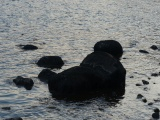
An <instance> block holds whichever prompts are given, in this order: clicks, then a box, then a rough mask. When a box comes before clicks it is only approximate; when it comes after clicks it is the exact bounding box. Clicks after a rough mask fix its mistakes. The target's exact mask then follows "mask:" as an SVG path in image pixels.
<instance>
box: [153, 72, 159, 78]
mask: <svg viewBox="0 0 160 120" xmlns="http://www.w3.org/2000/svg"><path fill="white" fill-rule="evenodd" d="M158 75H159V74H158V73H152V74H151V76H154V77H157V76H158Z"/></svg>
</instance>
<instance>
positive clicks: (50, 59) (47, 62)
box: [37, 56, 64, 69]
mask: <svg viewBox="0 0 160 120" xmlns="http://www.w3.org/2000/svg"><path fill="white" fill-rule="evenodd" d="M37 65H38V66H40V67H45V68H51V69H54V68H57V69H60V68H61V67H62V66H63V65H64V62H63V60H62V59H61V57H59V56H44V57H42V58H40V60H39V61H38V62H37Z"/></svg>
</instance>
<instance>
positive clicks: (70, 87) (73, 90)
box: [48, 66, 104, 98]
mask: <svg viewBox="0 0 160 120" xmlns="http://www.w3.org/2000/svg"><path fill="white" fill-rule="evenodd" d="M103 82H104V81H103V80H102V79H101V77H100V76H99V74H97V73H96V72H95V71H94V70H93V69H90V68H86V67H81V66H75V67H72V68H69V69H67V70H64V71H63V72H61V73H59V74H57V75H55V76H54V78H53V79H52V80H51V79H49V81H48V88H49V91H50V92H51V93H52V95H53V96H54V97H68V98H69V97H80V96H85V94H87V95H89V93H92V92H96V91H97V90H99V89H102V85H103Z"/></svg>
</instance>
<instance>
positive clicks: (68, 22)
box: [0, 0, 160, 120]
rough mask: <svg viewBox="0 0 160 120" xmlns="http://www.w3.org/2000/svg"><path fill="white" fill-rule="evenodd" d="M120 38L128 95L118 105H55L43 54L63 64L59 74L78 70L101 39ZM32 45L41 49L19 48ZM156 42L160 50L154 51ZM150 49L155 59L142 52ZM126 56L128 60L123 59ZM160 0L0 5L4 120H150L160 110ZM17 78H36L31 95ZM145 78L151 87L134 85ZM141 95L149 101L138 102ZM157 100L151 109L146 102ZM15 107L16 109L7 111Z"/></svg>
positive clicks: (99, 101) (98, 101) (35, 0)
mask: <svg viewBox="0 0 160 120" xmlns="http://www.w3.org/2000/svg"><path fill="white" fill-rule="evenodd" d="M107 39H114V40H117V41H119V42H120V43H121V44H122V46H123V48H124V55H123V57H122V59H121V62H122V64H123V65H124V67H125V68H126V70H127V75H126V92H125V95H124V96H123V98H122V99H120V100H119V101H118V102H114V101H111V102H109V101H107V100H105V99H104V98H103V97H102V98H94V99H90V100H86V101H83V102H66V101H63V100H61V101H60V100H56V99H54V98H52V97H51V94H50V93H49V92H48V87H47V84H44V83H42V82H41V81H39V79H38V78H37V75H38V74H39V73H40V71H41V70H42V69H43V68H40V67H38V66H37V65H36V64H35V63H36V61H37V60H39V58H41V57H42V56H45V55H58V56H61V57H62V59H63V60H64V61H65V65H64V66H63V67H62V69H60V70H54V71H55V72H56V73H59V72H61V71H63V70H65V69H67V68H70V67H73V66H76V65H79V64H80V62H81V61H82V60H83V59H84V58H85V57H86V55H87V54H89V53H91V52H92V51H93V46H94V44H95V43H96V42H97V41H100V40H107ZM20 44H22V45H25V44H34V45H36V46H38V47H39V49H38V50H35V51H23V50H21V49H20V48H19V47H18V46H17V45H20ZM151 45H157V46H158V47H159V50H155V51H154V50H152V49H150V46H151ZM140 49H142V50H147V51H148V52H149V54H143V53H140V52H139V50H140ZM124 58H125V59H124ZM158 72H160V1H159V0H100V1H99V0H0V91H1V92H0V109H1V110H0V118H1V119H5V118H11V117H22V118H23V119H24V120H35V119H36V120H75V119H76V120H106V119H107V120H149V119H152V113H153V109H154V108H155V107H158V108H159V109H160V88H159V86H160V76H158V77H154V76H151V74H152V73H158ZM17 76H23V77H28V78H32V79H33V80H34V82H35V84H34V87H33V88H32V90H26V89H25V88H23V87H20V88H18V87H17V86H16V85H15V84H14V83H13V81H12V80H13V79H14V78H16V77H17ZM142 80H147V81H149V85H142V86H136V85H135V84H136V83H142ZM139 93H141V94H142V95H143V96H145V98H146V99H147V102H146V103H144V102H142V100H139V99H136V97H137V94H139ZM150 102H153V105H150V106H149V105H148V103H150ZM3 107H10V108H11V110H4V109H2V108H3Z"/></svg>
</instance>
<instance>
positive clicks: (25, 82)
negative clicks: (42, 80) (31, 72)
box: [13, 76, 34, 90]
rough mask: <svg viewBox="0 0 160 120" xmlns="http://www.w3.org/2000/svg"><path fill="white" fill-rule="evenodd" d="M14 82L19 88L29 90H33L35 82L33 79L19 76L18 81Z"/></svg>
mask: <svg viewBox="0 0 160 120" xmlns="http://www.w3.org/2000/svg"><path fill="white" fill-rule="evenodd" d="M13 82H14V83H15V84H16V85H17V86H24V87H25V88H26V89H27V90H31V89H32V87H33V85H34V82H33V80H32V79H30V78H23V77H21V76H18V77H17V78H16V79H14V80H13Z"/></svg>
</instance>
